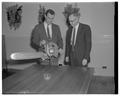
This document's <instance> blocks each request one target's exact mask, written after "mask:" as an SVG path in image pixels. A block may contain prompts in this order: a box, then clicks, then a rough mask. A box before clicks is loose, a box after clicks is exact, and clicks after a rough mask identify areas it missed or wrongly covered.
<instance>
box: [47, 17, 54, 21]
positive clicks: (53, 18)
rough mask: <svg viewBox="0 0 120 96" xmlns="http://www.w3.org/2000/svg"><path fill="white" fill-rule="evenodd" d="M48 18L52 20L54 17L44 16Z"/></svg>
mask: <svg viewBox="0 0 120 96" xmlns="http://www.w3.org/2000/svg"><path fill="white" fill-rule="evenodd" d="M46 17H47V18H48V19H50V20H53V19H54V17H53V18H50V17H48V16H46Z"/></svg>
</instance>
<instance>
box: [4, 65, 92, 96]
mask: <svg viewBox="0 0 120 96" xmlns="http://www.w3.org/2000/svg"><path fill="white" fill-rule="evenodd" d="M93 72H94V69H93V68H88V69H87V70H86V69H84V68H81V67H75V66H71V67H69V66H64V67H59V66H46V65H39V64H35V65H33V66H31V67H29V68H27V69H25V70H23V71H21V72H18V73H16V74H14V75H12V76H10V77H8V78H6V79H3V81H2V93H3V94H16V93H21V94H24V93H26V94H85V93H87V90H88V87H89V84H90V81H91V79H92V76H93ZM45 74H49V75H50V78H49V79H46V78H45Z"/></svg>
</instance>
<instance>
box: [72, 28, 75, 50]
mask: <svg viewBox="0 0 120 96" xmlns="http://www.w3.org/2000/svg"><path fill="white" fill-rule="evenodd" d="M74 42H75V28H73V38H72V50H73V51H74Z"/></svg>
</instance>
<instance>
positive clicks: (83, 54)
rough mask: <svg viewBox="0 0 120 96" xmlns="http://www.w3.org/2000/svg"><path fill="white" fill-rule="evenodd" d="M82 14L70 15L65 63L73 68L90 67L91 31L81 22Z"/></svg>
mask: <svg viewBox="0 0 120 96" xmlns="http://www.w3.org/2000/svg"><path fill="white" fill-rule="evenodd" d="M79 18H80V14H79V13H71V14H70V15H69V18H68V19H69V23H70V26H69V28H68V30H67V33H66V52H65V62H66V64H69V65H72V66H81V67H83V66H88V63H89V62H90V51H91V29H90V27H89V26H88V25H86V24H82V23H80V22H79Z"/></svg>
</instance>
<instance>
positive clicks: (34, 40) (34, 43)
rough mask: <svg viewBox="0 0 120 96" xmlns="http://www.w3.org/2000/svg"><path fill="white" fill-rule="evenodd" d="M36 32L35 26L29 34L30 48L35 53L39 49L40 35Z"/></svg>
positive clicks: (36, 27)
mask: <svg viewBox="0 0 120 96" xmlns="http://www.w3.org/2000/svg"><path fill="white" fill-rule="evenodd" d="M38 31H39V30H38V26H37V25H36V26H35V28H34V29H33V30H32V34H31V47H32V48H34V49H35V50H36V51H38V50H39V48H40V46H39V42H40V34H39V32H38Z"/></svg>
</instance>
